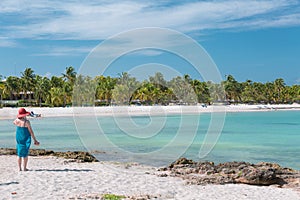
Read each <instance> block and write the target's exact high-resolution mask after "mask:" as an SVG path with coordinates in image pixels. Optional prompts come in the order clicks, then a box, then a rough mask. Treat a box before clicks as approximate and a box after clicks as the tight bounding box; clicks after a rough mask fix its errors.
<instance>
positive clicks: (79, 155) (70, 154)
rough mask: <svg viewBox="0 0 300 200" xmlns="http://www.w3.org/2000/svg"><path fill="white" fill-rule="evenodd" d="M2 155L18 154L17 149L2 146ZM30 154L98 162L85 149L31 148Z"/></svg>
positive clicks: (0, 151) (0, 153)
mask: <svg viewBox="0 0 300 200" xmlns="http://www.w3.org/2000/svg"><path fill="white" fill-rule="evenodd" d="M0 155H16V149H12V148H0ZM29 155H30V156H56V157H62V158H65V159H71V160H76V161H77V162H98V160H97V159H96V158H95V157H94V156H93V155H92V154H90V153H89V152H84V151H67V152H54V151H52V150H45V149H30V150H29Z"/></svg>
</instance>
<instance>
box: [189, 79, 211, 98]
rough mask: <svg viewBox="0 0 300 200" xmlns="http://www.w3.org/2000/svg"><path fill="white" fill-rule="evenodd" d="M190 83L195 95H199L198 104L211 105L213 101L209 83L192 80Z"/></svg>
mask: <svg viewBox="0 0 300 200" xmlns="http://www.w3.org/2000/svg"><path fill="white" fill-rule="evenodd" d="M190 82H191V83H190V84H191V85H192V87H193V90H194V92H195V94H196V95H197V100H198V103H209V102H210V101H211V97H210V92H209V88H208V85H207V83H205V82H201V81H199V80H191V81H190Z"/></svg>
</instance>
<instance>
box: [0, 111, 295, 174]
mask: <svg viewBox="0 0 300 200" xmlns="http://www.w3.org/2000/svg"><path fill="white" fill-rule="evenodd" d="M210 120H211V115H210V114H207V113H206V114H201V115H183V116H181V115H169V116H152V117H149V116H136V117H132V118H126V117H117V118H114V117H97V118H90V117H82V118H76V119H75V121H74V119H73V118H72V117H58V118H34V119H31V124H32V126H33V129H34V131H35V134H36V136H37V138H38V140H39V141H40V142H41V146H39V147H38V148H45V149H52V150H56V151H69V150H70V151H72V150H86V149H89V150H99V151H105V152H106V153H105V154H102V153H101V154H97V157H98V158H100V159H102V160H116V161H118V160H119V161H142V163H143V162H144V163H147V164H153V165H156V164H158V165H159V164H161V165H163V164H166V162H170V161H172V159H173V158H174V156H175V157H178V155H179V154H180V155H179V156H185V157H188V158H191V159H194V160H199V157H198V155H199V150H200V148H201V145H202V144H203V140H204V138H205V135H206V133H207V129H208V126H209V123H210ZM75 122H76V125H77V128H78V129H76V126H75ZM0 127H1V129H0V147H15V127H14V126H13V124H12V120H0ZM170 143H172V145H170V146H168V144H170ZM189 143H191V144H189ZM299 144H300V111H270V112H243V113H227V114H226V119H225V124H224V128H223V130H222V133H221V135H220V138H219V140H218V142H217V144H216V145H215V147H214V148H213V150H212V151H211V152H210V153H209V154H208V155H207V156H206V157H204V158H201V159H202V160H210V161H214V162H216V163H218V162H225V161H248V162H253V163H257V162H260V161H267V162H276V163H279V164H280V165H282V166H286V167H292V168H295V169H300V163H299V154H300V145H299ZM33 148H36V147H33ZM186 148H187V149H186ZM162 149H164V150H165V151H162V152H161V153H160V151H161V150H162ZM153 152H154V154H153V156H150V157H147V155H149V154H152V153H153ZM155 152H158V153H155ZM123 153H124V154H123ZM168 156H169V157H168ZM167 157H168V158H169V160H168V159H167Z"/></svg>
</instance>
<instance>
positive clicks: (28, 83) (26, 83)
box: [21, 68, 35, 99]
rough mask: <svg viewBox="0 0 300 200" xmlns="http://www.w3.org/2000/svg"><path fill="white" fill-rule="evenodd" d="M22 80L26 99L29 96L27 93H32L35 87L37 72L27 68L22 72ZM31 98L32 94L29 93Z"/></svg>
mask: <svg viewBox="0 0 300 200" xmlns="http://www.w3.org/2000/svg"><path fill="white" fill-rule="evenodd" d="M21 74H22V76H21V81H22V86H23V92H24V99H26V98H27V93H28V92H29V94H31V92H32V91H33V88H34V84H35V82H34V81H35V74H34V71H33V70H32V69H31V68H26V69H25V70H24V72H22V73H21ZM29 99H31V95H29Z"/></svg>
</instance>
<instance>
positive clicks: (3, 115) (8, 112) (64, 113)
mask: <svg viewBox="0 0 300 200" xmlns="http://www.w3.org/2000/svg"><path fill="white" fill-rule="evenodd" d="M26 110H28V111H33V112H34V113H37V114H41V115H42V117H71V116H91V115H95V116H119V115H165V114H182V113H187V114H198V113H211V112H258V111H278V110H300V104H288V105H287V104H280V105H246V104H238V105H228V106H207V107H202V106H201V105H199V106H115V107H111V106H108V107H68V108H61V107H56V108H48V107H47V108H39V107H26ZM17 113H18V108H2V109H0V119H13V118H15V117H16V115H17Z"/></svg>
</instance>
